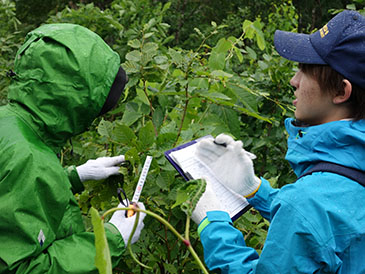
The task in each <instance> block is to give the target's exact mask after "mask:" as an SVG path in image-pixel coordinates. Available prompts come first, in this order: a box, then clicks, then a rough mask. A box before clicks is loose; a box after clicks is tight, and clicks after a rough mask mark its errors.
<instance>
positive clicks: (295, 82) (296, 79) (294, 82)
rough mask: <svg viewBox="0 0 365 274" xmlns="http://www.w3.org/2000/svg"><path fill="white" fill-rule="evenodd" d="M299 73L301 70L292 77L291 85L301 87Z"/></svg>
mask: <svg viewBox="0 0 365 274" xmlns="http://www.w3.org/2000/svg"><path fill="white" fill-rule="evenodd" d="M299 73H300V71H298V72H296V73H295V75H294V76H293V77H292V78H291V79H290V85H292V86H293V87H295V88H298V87H299Z"/></svg>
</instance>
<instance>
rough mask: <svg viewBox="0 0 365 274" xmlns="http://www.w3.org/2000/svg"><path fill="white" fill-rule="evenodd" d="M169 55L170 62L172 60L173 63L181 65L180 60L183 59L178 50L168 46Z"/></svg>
mask: <svg viewBox="0 0 365 274" xmlns="http://www.w3.org/2000/svg"><path fill="white" fill-rule="evenodd" d="M168 53H169V55H170V56H171V58H172V62H174V63H175V64H177V65H181V63H182V61H183V57H182V55H181V53H180V52H178V51H176V50H174V49H172V48H169V52H168Z"/></svg>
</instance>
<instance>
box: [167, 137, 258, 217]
mask: <svg viewBox="0 0 365 274" xmlns="http://www.w3.org/2000/svg"><path fill="white" fill-rule="evenodd" d="M206 138H210V139H212V140H213V139H214V138H213V137H212V136H211V135H206V136H204V137H201V138H198V139H196V140H193V141H190V142H188V143H185V144H183V145H180V146H178V147H175V148H172V149H170V150H167V151H165V153H164V155H165V157H166V159H167V160H168V161H169V162H170V163H171V165H172V166H173V167H174V168H175V169H176V170H177V172H178V173H179V174H180V175H181V176H182V177H183V178H184V179H185V180H186V181H189V180H192V179H199V178H201V176H204V177H206V178H207V179H209V181H210V182H211V183H212V186H213V189H214V191H215V192H216V193H219V194H220V195H219V196H217V198H218V199H220V201H221V204H222V205H224V206H225V207H226V208H225V209H226V211H227V212H228V214H229V215H230V217H231V219H232V221H235V220H237V219H238V218H239V217H240V216H241V215H242V214H244V213H245V212H246V211H247V210H249V209H250V208H251V205H250V204H249V203H248V202H247V200H246V199H245V198H244V197H243V196H241V195H238V194H237V193H234V192H232V191H231V190H230V189H228V188H227V187H225V186H224V185H223V184H221V183H220V182H219V180H218V179H217V178H216V176H215V175H214V171H213V170H211V169H210V168H209V167H208V166H206V165H205V164H204V163H202V162H201V161H200V160H199V159H198V158H197V157H195V155H194V153H195V147H196V145H197V143H198V142H199V141H201V140H202V139H206ZM227 201H228V202H227Z"/></svg>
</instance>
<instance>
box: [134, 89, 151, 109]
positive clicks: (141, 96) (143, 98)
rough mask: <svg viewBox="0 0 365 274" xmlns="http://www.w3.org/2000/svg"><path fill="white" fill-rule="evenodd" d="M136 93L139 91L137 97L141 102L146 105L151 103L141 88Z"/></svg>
mask: <svg viewBox="0 0 365 274" xmlns="http://www.w3.org/2000/svg"><path fill="white" fill-rule="evenodd" d="M136 91H137V97H138V99H139V100H141V102H143V103H144V104H146V105H149V104H150V102H149V100H148V97H147V96H146V94H145V93H144V91H143V90H142V89H140V88H137V89H136Z"/></svg>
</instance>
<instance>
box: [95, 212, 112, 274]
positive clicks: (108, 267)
mask: <svg viewBox="0 0 365 274" xmlns="http://www.w3.org/2000/svg"><path fill="white" fill-rule="evenodd" d="M90 213H91V222H92V225H93V228H94V234H95V249H96V255H95V266H96V268H97V269H98V270H99V273H100V274H112V273H113V272H112V262H111V257H110V251H109V246H108V241H107V239H106V236H105V230H104V223H103V221H102V219H101V218H100V216H99V213H98V211H97V210H96V209H95V208H93V207H91V208H90Z"/></svg>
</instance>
